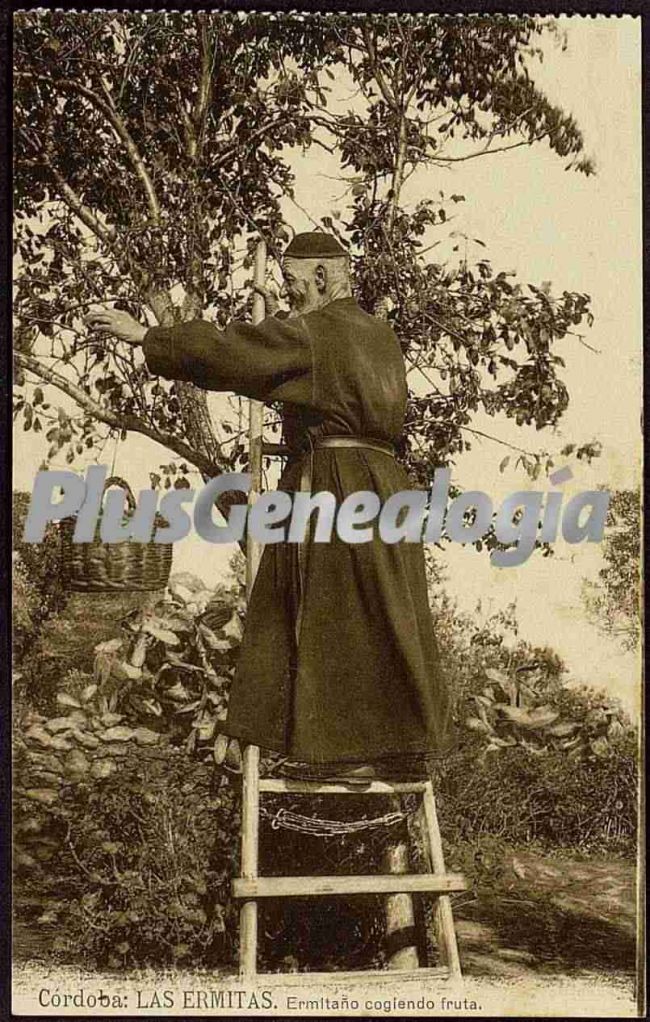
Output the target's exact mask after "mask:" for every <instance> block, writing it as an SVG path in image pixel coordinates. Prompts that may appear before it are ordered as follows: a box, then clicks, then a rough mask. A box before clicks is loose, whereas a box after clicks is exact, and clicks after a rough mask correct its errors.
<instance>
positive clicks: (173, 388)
mask: <svg viewBox="0 0 650 1022" xmlns="http://www.w3.org/2000/svg"><path fill="white" fill-rule="evenodd" d="M553 31H554V28H553V25H552V23H546V22H544V21H542V20H540V19H537V18H531V17H522V18H514V17H505V16H503V17H501V16H492V15H491V16H477V17H463V18H458V17H455V16H453V17H452V16H443V15H435V16H427V17H422V16H411V15H400V16H394V15H385V16H384V15H381V16H379V15H373V16H372V17H358V16H351V15H345V14H340V15H329V14H328V15H324V16H323V15H318V14H309V15H298V14H296V15H293V14H292V15H288V14H282V15H281V16H277V15H274V14H258V13H250V14H229V13H209V14H208V13H195V14H168V13H148V14H139V13H127V12H120V13H115V12H101V11H98V12H84V13H83V14H79V13H72V12H56V11H40V12H24V13H21V14H19V15H18V16H17V18H16V24H15V64H16V75H15V111H16V112H15V138H16V160H15V224H16V227H15V244H16V256H17V265H18V269H17V274H16V290H15V348H16V383H17V384H18V389H19V394H18V398H17V403H16V412H17V414H18V415H19V416H22V421H23V427H24V429H26V430H30V429H31V430H36V431H40V430H45V431H46V437H47V440H48V441H49V443H50V449H49V455H50V457H53V456H55V455H56V454H58V453H59V452H60V451H62V450H65V453H66V458H67V460H68V461H69V462H73V461H74V459H75V457H76V456H77V455H80V454H81V453H82V452H83V451H84V448H93V447H95V446H96V445H98V444H99V443H100V442H101V440H102V439H103V438H105V437H106V436H121V437H125V436H126V435H127V434H128V433H129V432H130V431H134V432H136V433H140V434H143V435H144V436H147V437H149V438H151V439H152V440H156V441H159V442H160V443H161V444H163V445H164V446H165V447H166V448H168V449H169V451H170V452H172V454H173V455H174V456H175V457H177V458H179V459H181V462H182V463H183V464H182V466H181V467H182V468H183V466H184V467H185V468H186V465H187V464H188V463H189V464H192V465H194V466H196V468H198V469H199V470H200V471H201V473H202V474H203V475H204V477H209V476H213V475H217V474H219V473H220V472H222V471H225V470H232V469H233V468H234V467H241V466H242V465H243V464H245V460H246V453H245V449H244V445H243V443H241V435H242V422H241V415H240V421H239V422H238V423H233V421H232V418H231V417H229V416H226V417H225V418H224V419H222V420H220V421H215V419H214V418H211V416H210V413H209V408H208V404H207V400H206V396H205V394H204V393H203V392H202V391H200V390H197V389H196V388H194V387H192V386H191V385H189V384H183V383H172V384H167V383H165V382H163V381H160V380H158V379H155V378H151V377H150V376H149V375H148V373H147V371H146V367H145V365H144V363H143V359H142V356H141V354H140V353H139V352H135V353H134V351H133V350H132V349H127V347H126V346H125V345H122V344H120V343H119V342H115V343H114V344H112V345H109V347H108V348H107V347H106V345H105V344H104V343H103V342H102V343H101V344H100V343H98V341H97V338H96V337H95V336H93V334H92V333H89V332H88V331H87V330H86V329H85V328H84V326H83V321H82V317H83V315H84V314H85V313H86V311H87V309H88V308H89V307H90V306H91V305H92V304H94V303H97V302H99V301H104V300H107V299H108V300H111V301H113V302H114V303H115V304H116V305H118V306H120V307H123V308H126V309H128V310H129V311H131V312H133V313H134V314H136V315H138V316H140V317H143V316H144V317H146V318H147V319H148V321H149V322H159V323H162V324H163V325H164V324H170V323H173V322H178V321H182V320H187V319H191V318H195V317H196V316H198V315H203V316H205V317H206V318H212V319H213V320H215V321H216V322H217V323H219V324H222V325H223V324H224V323H225V322H226V321H227V320H228V319H230V318H233V317H236V316H246V315H247V313H248V303H249V299H250V289H249V287H248V286H247V281H246V276H247V271H248V269H249V267H250V265H251V254H252V250H253V247H254V245H255V243H256V240H257V238H258V237H259V236H262V237H264V238H266V239H267V242H268V245H269V249H270V252H271V254H272V255H274V256H277V255H278V251H279V249H280V248H281V246H282V243H283V242H284V241H286V240H287V239H288V236H289V235H288V233H287V228H286V225H285V222H284V216H283V202H285V201H289V202H290V201H291V200H292V197H293V177H292V173H291V171H290V168H289V164H288V161H287V157H288V155H289V153H290V152H291V151H292V150H293V151H295V149H296V147H302V151H303V153H304V154H307V155H308V154H309V152H310V151H311V150H312V148H313V147H317V148H318V147H322V148H325V149H327V150H328V151H330V152H335V153H337V154H338V156H339V160H340V167H341V173H342V175H343V176H344V177H345V180H346V189H347V193H346V194H347V198H346V204H345V205H344V206H343V208H342V209H341V210H338V211H333V213H332V216H331V217H325V218H323V221H322V224H321V225H320V226H323V227H324V228H326V229H330V230H332V231H334V232H335V233H337V234H339V235H340V236H342V237H343V238H344V239H345V240H346V242H347V243H348V244H349V245H350V249H351V254H352V257H353V263H354V275H355V280H356V287H357V291H358V295H359V298H360V300H361V302H362V304H363V305H364V306H365V307H366V308H369V309H371V310H375V311H376V312H377V313H378V314H381V315H385V316H387V317H388V318H389V320H390V321H391V323H392V324H393V325H394V327H395V329H396V331H397V333H398V336H399V337H400V339H401V342H402V344H403V348H404V353H405V356H406V358H407V363H408V366H409V374H410V381H411V384H412V392H411V398H410V406H409V414H408V427H407V432H406V435H405V440H404V445H403V450H402V455H403V457H404V458H405V460H406V462H407V463H408V465H409V467H410V469H411V470H412V472H413V475H414V477H415V478H417V479H419V480H426V481H427V482H428V481H429V480H430V477H431V471H432V467H433V466H435V465H439V464H441V463H445V462H448V461H449V460H453V458H454V457H455V456H456V455H457V454H459V453H460V452H461V451H462V450H464V449H465V448H467V447H469V446H470V443H471V439H472V435H473V432H474V430H473V427H472V425H471V422H472V418H473V416H474V414H475V413H476V412H477V411H479V410H480V409H482V410H484V411H485V412H487V413H489V414H490V415H494V416H496V415H497V414H501V415H505V416H507V417H508V418H512V419H515V420H516V422H517V423H518V424H522V425H523V424H532V423H534V424H535V426H536V427H537V428H538V429H540V430H541V429H544V428H546V427H548V426H554V425H556V423H557V422H558V421H559V420H560V418H561V416H562V414H563V412H564V410H565V409H566V407H567V404H568V400H569V398H568V393H567V390H566V387H565V385H564V383H563V382H562V380H561V376H560V373H561V368H562V367H563V365H564V363H563V360H562V358H561V357H560V356H559V355H558V354H557V353H556V352H555V351H554V344H555V342H556V340H557V339H558V338H562V337H564V336H566V335H567V334H570V333H572V331H573V330H574V328H575V327H576V326H578V325H579V324H580V323H581V322H582V321H583V320H584V319H585V318H587V319H588V320H589V321H590V318H591V317H590V313H589V311H588V309H589V297H588V296H587V295H585V294H573V293H569V292H566V291H565V292H563V293H562V295H561V297H554V296H553V295H552V294H551V291H550V286H549V285H543V286H542V287H535V286H534V285H528V286H524V285H522V284H521V283H519V282H517V281H516V280H513V279H512V274H508V273H505V272H503V271H501V272H495V271H494V270H493V269H492V266H491V264H490V262H489V260H488V259H487V258H485V257H483V256H482V255H481V254H479V257H478V258H470V252H471V248H470V246H471V245H473V242H472V241H471V239H466V238H465V239H464V241H460V242H459V243H458V245H457V246H456V247H457V250H458V262H457V265H455V266H454V267H451V266H450V265H438V264H436V263H435V262H432V261H430V260H429V259H428V258H427V256H428V253H429V251H430V250H431V248H432V247H435V245H436V243H437V241H438V240H439V239H441V238H443V237H444V236H445V234H446V233H448V231H449V226H450V221H451V211H452V210H453V209H454V208H456V207H457V206H458V205H459V204H460V203H461V202H462V200H463V196H461V195H450V196H445V195H444V194H443V193H442V192H439V193H438V194H437V195H436V197H435V198H431V199H427V200H425V201H420V202H418V203H417V204H416V205H415V206H411V205H409V203H408V201H407V198H408V196H407V191H408V182H409V179H410V178H411V177H412V176H413V175H415V174H421V173H422V172H424V171H426V172H427V173H429V174H430V175H431V179H432V180H434V181H435V180H436V171H439V169H440V168H442V167H448V166H450V165H452V164H453V163H454V162H455V161H465V160H470V159H471V160H481V159H495V158H501V157H496V155H495V154H497V153H503V152H504V151H505V150H509V149H516V148H517V147H521V146H530V145H533V144H536V143H539V144H541V143H542V142H545V143H546V144H548V145H549V146H550V147H551V149H552V150H553V151H554V152H555V153H557V155H558V156H559V157H561V158H563V159H565V160H566V161H567V164H566V166H567V169H568V168H572V169H574V170H576V171H578V172H581V173H583V174H585V175H589V174H590V173H592V172H593V166H592V164H591V162H590V161H589V160H588V159H586V158H585V157H584V155H583V149H584V143H583V138H582V135H581V133H580V131H579V129H578V127H577V126H576V124H575V123H574V121H573V120H572V118H571V117H570V116H568V115H567V114H565V113H564V112H563V111H562V110H561V109H560V108H558V107H556V106H553V105H552V104H551V103H549V102H548V100H547V99H546V98H545V97H544V95H543V94H542V93H541V92H540V91H539V90H538V89H537V88H536V86H535V84H534V82H533V80H532V78H531V73H530V67H531V66H532V64H533V63H534V61H535V59H536V58H537V57H538V56H539V54H540V50H539V43H540V42H541V40H542V39H543V37H544V36H547V35H548V34H549V32H553ZM342 80H345V82H347V83H348V84H349V85H351V86H352V87H353V88H354V89H355V90H356V97H355V98H354V99H353V101H352V104H351V107H350V108H349V109H344V108H343V107H344V103H343V101H342V100H341V92H340V89H338V87H337V85H336V84H334V85H333V84H332V82H334V83H337V82H339V81H342ZM337 89H338V91H337ZM476 245H478V246H479V247H481V246H483V243H482V242H479V241H476ZM248 283H250V282H248ZM56 392H58V393H59V394H64V395H66V398H67V403H66V404H64V406H61V407H58V408H57V407H56V398H55V397H54V395H55V394H56ZM71 409H73V410H71ZM496 439H497V442H500V441H498V438H496ZM512 446H513V445H508V447H512ZM572 449H575V451H576V454H577V456H578V457H587V458H589V457H591V456H593V455H594V454H596V453H597V448H596V447H595V446H594V445H593V444H584V445H583V446H582V447H576V445H573V448H572ZM515 453H516V454H517V455H518V457H519V460H520V461H521V463H522V464H523V466H524V468H525V469H527V470H528V471H529V472H530V473H531V474H533V475H534V476H536V475H537V474H539V472H540V471H541V470H542V468H543V467H547V468H548V467H550V465H551V464H552V462H553V459H552V456H551V455H550V454H549V453H548V452H544V451H525V450H523V449H521V448H518V447H516V448H515ZM175 470H176V466H175V464H174V465H173V466H172V471H175ZM181 475H182V472H181ZM176 482H177V484H180V483H179V479H178V477H177V480H176ZM181 482H182V480H181ZM226 505H227V501H226V503H225V504H224V506H226Z"/></svg>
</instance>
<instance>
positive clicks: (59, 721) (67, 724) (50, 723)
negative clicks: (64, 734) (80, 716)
mask: <svg viewBox="0 0 650 1022" xmlns="http://www.w3.org/2000/svg"><path fill="white" fill-rule="evenodd" d="M76 726H77V722H76V720H74V718H72V717H52V719H51V720H47V721H46V722H45V730H46V731H49V733H50V734H51V735H56V734H58V733H59V732H60V731H70V730H72V728H75V727H76Z"/></svg>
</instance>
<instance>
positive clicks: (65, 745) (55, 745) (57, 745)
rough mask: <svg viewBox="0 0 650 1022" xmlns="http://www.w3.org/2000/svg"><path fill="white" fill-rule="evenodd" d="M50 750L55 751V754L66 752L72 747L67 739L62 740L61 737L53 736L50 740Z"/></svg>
mask: <svg viewBox="0 0 650 1022" xmlns="http://www.w3.org/2000/svg"><path fill="white" fill-rule="evenodd" d="M50 748H52V749H56V751H57V752H67V751H68V749H71V748H72V746H71V745H70V742H69V741H68V739H67V738H63V737H62V736H61V735H53V736H52V737H51V738H50Z"/></svg>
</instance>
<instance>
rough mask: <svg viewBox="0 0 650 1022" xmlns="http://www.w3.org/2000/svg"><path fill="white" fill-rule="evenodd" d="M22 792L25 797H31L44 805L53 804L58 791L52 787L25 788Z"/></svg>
mask: <svg viewBox="0 0 650 1022" xmlns="http://www.w3.org/2000/svg"><path fill="white" fill-rule="evenodd" d="M24 794H25V796H26V798H31V799H32V800H33V801H34V802H40V803H41V804H42V805H44V806H53V805H56V803H57V802H58V801H59V793H58V791H54V790H53V789H52V788H27V790H26V791H25V793H24Z"/></svg>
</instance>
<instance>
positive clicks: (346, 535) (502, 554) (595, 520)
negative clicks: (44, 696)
mask: <svg viewBox="0 0 650 1022" xmlns="http://www.w3.org/2000/svg"><path fill="white" fill-rule="evenodd" d="M106 473H107V469H106V466H105V465H93V466H91V467H90V468H89V469H88V470H87V473H86V476H85V478H84V477H82V476H79V475H77V474H76V473H75V472H67V471H47V470H43V471H41V472H38V473H37V476H36V480H35V483H34V489H33V491H32V496H31V501H30V506H29V513H28V515H27V519H26V522H25V531H24V540H25V542H27V543H40V542H41V541H42V539H43V536H44V533H45V529H46V527H47V525H48V523H49V522H53V521H57V520H60V519H61V518H66V517H68V516H70V515H76V526H75V531H74V538H73V541H74V542H75V543H90V542H92V541H93V539H94V538H95V535H96V531H97V528H98V527H99V537H100V539H101V540H102V542H104V543H121V542H123V541H125V540H130V541H132V542H137V543H148V542H150V541H151V540H152V539H153V542H154V543H174V542H176V540H179V539H184V538H185V536H187V535H188V534H189V532H190V530H191V529H192V525H193V526H194V529H195V530H196V532H197V533H198V535H199V536H200V537H201V538H202V539H204V540H205V541H206V542H208V543H233V542H239V541H240V540H242V539H243V538H244V534H247V535H248V536H249V537H250V538H252V539H253V540H255V541H257V542H260V543H265V544H266V543H302V542H304V540H305V538H306V533H307V529H308V527H311V528H312V529H313V534H312V537H311V538H312V541H313V542H315V543H329V542H331V541H332V536H333V534H334V533H335V534H336V536H337V537H338V538H339V539H340V540H343V541H344V542H346V543H368V542H370V541H371V540H372V539H373V538H374V537H375V536H376V534H377V531H378V534H379V536H380V537H381V539H382V540H383V542H384V543H389V544H390V543H400V542H404V543H439V542H440V541H441V539H442V538H443V537H445V538H446V539H448V540H451V541H452V542H455V543H476V542H477V541H478V540H480V539H482V538H483V537H484V536H486V534H487V533H488V532H489V531H490V530H493V535H494V538H495V539H496V541H497V544H498V545H497V546H495V547H494V549H492V550H491V552H490V560H491V562H492V564H494V565H495V566H496V567H499V568H505V567H514V566H516V565H519V564H523V563H524V562H525V561H526V560H528V558H529V557H530V555H531V553H532V551H533V550H534V548H535V545H536V544H537V543H542V544H550V543H554V542H556V541H557V540H558V539H560V538H561V539H563V540H564V542H566V543H582V542H588V543H598V542H600V540H601V539H602V538H603V533H604V529H605V522H606V518H607V509H608V507H609V498H610V494H609V492H608V491H607V490H585V491H583V492H581V493H577V494H575V495H574V496H572V497H570V499H568V500H567V501H566V503H564V496H565V495H564V494H563V492H562V491H561V490H560V489H554V490H550V491H548V492H546V493H544V492H543V491H540V490H517V491H516V492H515V493H512V494H510V495H509V496H508V497H506V498H505V500H503V501H502V503H501V504H500V505H499V507H497V508H496V509H495V508H494V506H493V502H492V500H491V499H490V497H489V496H488V495H487V494H486V493H483V492H482V491H481V490H470V491H466V492H463V493H461V494H459V495H458V496H456V497H454V498H453V499H451V500H450V498H449V488H450V482H451V469H449V468H439V469H436V471H435V474H434V477H433V482H432V485H431V488H430V490H403V491H401V492H400V493H395V494H393V495H392V496H390V497H389V498H388V500H386V501H385V502H384V503H383V504H382V502H381V500H380V498H379V497H378V495H377V494H376V493H374V492H373V491H371V490H359V491H357V492H355V493H351V494H350V495H349V496H347V497H346V498H345V499H344V500H343V501H342V502H341V503H340V504H339V506H338V507H337V504H336V499H335V497H334V494H332V493H329V492H327V491H325V490H324V491H321V492H318V493H310V492H297V493H286V492H284V491H281V490H272V491H268V492H266V493H262V494H260V495H259V496H257V497H256V499H255V500H254V501H250V502H248V503H242V504H236V505H234V506H233V507H231V508H230V510H229V512H228V516H227V518H226V519H225V523H224V524H218V522H217V521H215V502H216V501H217V500H218V498H219V496H220V495H221V494H223V493H225V492H227V491H229V490H238V491H241V492H242V493H244V494H248V493H249V492H250V488H251V482H252V480H251V476H250V475H248V474H246V473H239V472H233V473H224V474H223V475H220V476H217V477H216V478H214V479H211V480H210V481H209V482H208V483H206V485H205V486H204V487H203V488H202V489H201V490H199V491H198V492H197V491H195V490H191V489H174V490H171V491H169V492H168V493H165V494H164V495H163V496H162V499H160V493H159V492H158V491H157V490H152V489H148V490H141V491H140V494H139V496H138V500H137V504H136V508H135V511H134V512H133V514H132V515H130V516H127V515H125V500H126V493H125V492H124V490H122V489H121V488H119V487H116V488H114V489H109V490H108V491H107V492H106V494H104V483H105V481H106ZM571 477H572V476H571V471H570V469H568V468H563V469H560V470H559V471H557V472H555V473H554V474H553V475H551V476H550V481H551V484H552V485H554V486H557V485H560V484H562V483H565V482H567V481H568V480H569V479H571ZM159 499H160V506H159V504H158V502H159ZM186 508H187V509H186ZM189 508H192V515H191V516H190V510H189ZM157 512H158V513H159V514H160V516H161V517H162V518H163V519H164V520H165V522H166V523H167V524H166V525H165V526H162V525H160V524H158V525H156V513H157ZM217 515H218V512H217Z"/></svg>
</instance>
